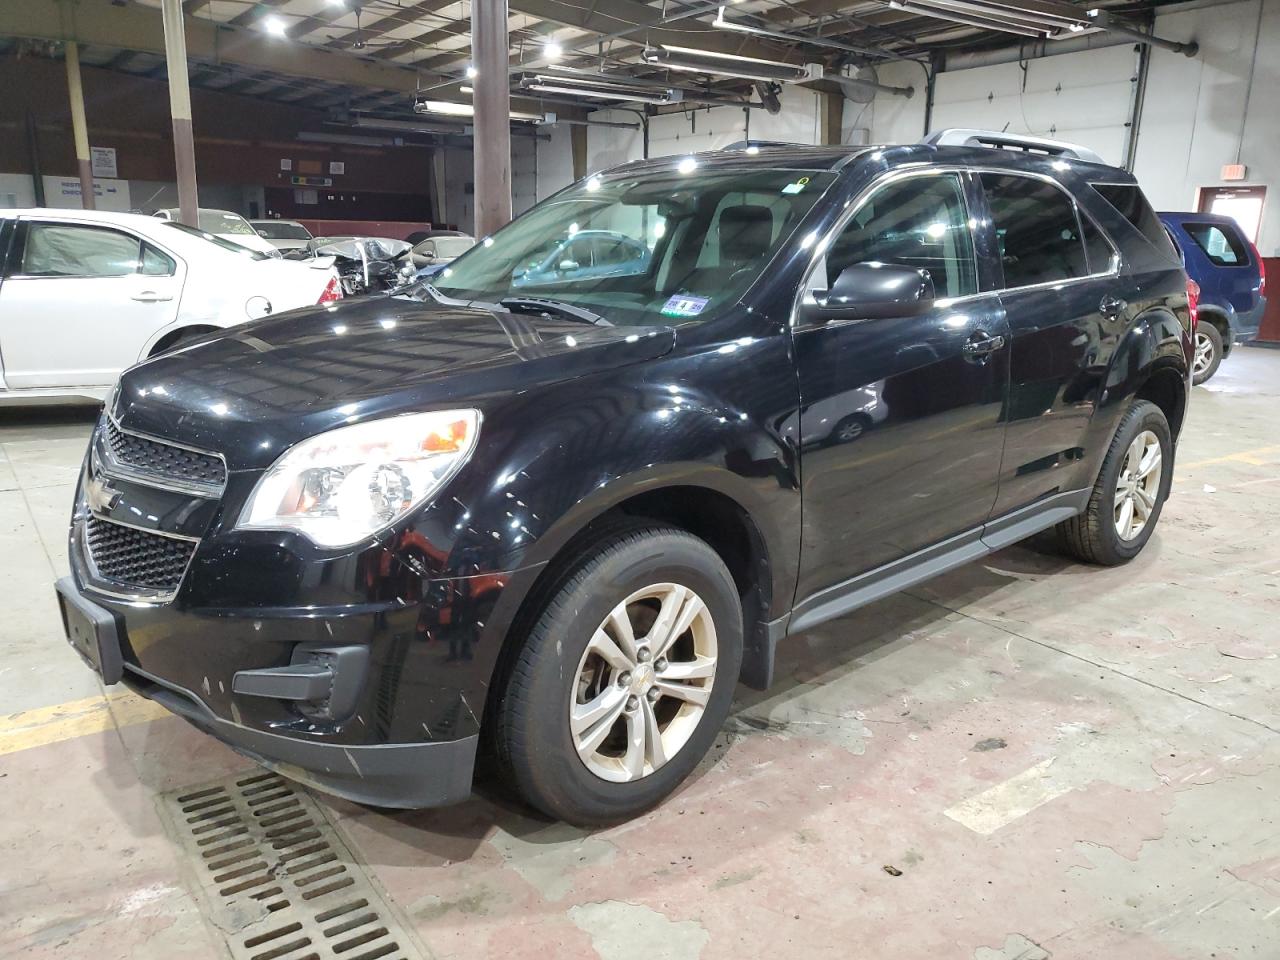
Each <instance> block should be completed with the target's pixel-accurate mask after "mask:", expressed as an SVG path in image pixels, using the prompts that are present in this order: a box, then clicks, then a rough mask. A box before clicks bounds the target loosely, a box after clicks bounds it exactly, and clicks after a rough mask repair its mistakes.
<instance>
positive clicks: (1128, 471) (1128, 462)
mask: <svg viewBox="0 0 1280 960" xmlns="http://www.w3.org/2000/svg"><path fill="white" fill-rule="evenodd" d="M1162 458H1163V454H1162V453H1161V451H1160V438H1159V437H1157V436H1156V435H1155V434H1154V433H1152V432H1151V431H1150V430H1143V431H1142V432H1141V433H1140V434H1138V435H1137V436H1136V437H1134V438H1133V442H1132V443H1131V444H1129V449H1128V450H1126V451H1125V455H1124V463H1122V464H1121V466H1120V478H1119V479H1118V480H1117V481H1116V499H1115V524H1116V533H1118V534H1119V535H1120V539H1121V540H1134V539H1136V538H1137V537H1138V536H1139V534H1141V533H1142V531H1143V530H1145V529H1146V526H1147V524H1148V523H1149V522H1150V520H1151V514H1152V512H1153V511H1154V510H1155V507H1156V498H1157V497H1158V496H1159V495H1160V477H1161V474H1162V473H1163V472H1164V464H1163V463H1162V462H1161V461H1162Z"/></svg>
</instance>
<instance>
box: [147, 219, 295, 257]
mask: <svg viewBox="0 0 1280 960" xmlns="http://www.w3.org/2000/svg"><path fill="white" fill-rule="evenodd" d="M153 216H156V217H159V218H160V219H161V220H169V221H171V222H178V221H180V220H181V211H180V210H178V209H177V208H176V207H170V208H168V209H165V210H157V211H156V212H155V213H154V214H153ZM196 219H197V220H198V221H199V224H198V225H199V227H200V229H201V230H204V231H205V232H207V233H212V234H213V235H214V236H216V237H221V238H222V239H223V240H229V241H231V242H232V243H235V244H239V245H240V246H242V247H248V248H249V249H250V250H257V251H258V252H259V253H265V254H267V255H268V256H272V257H278V256H280V251H279V250H277V249H276V247H275V244H273V243H271V242H270V241H269V240H267V239H266V238H265V237H262V236H260V235H259V234H258V231H257V230H255V229H254V228H253V226H252V225H251V224H250V223H249V221H248V220H246V219H245V218H244V217H242V216H240V214H238V213H232V212H231V211H230V210H210V209H207V208H205V207H201V208H200V209H199V210H198V211H197V215H196Z"/></svg>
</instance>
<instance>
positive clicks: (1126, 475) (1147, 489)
mask: <svg viewBox="0 0 1280 960" xmlns="http://www.w3.org/2000/svg"><path fill="white" fill-rule="evenodd" d="M1172 482H1173V437H1172V434H1171V433H1170V431H1169V422H1168V421H1167V420H1166V419H1165V416H1164V412H1163V411H1162V410H1161V409H1160V408H1159V407H1157V406H1156V405H1155V404H1154V403H1150V402H1149V401H1146V400H1139V401H1137V402H1135V403H1134V404H1133V406H1131V407H1130V408H1129V410H1128V412H1127V413H1125V415H1124V417H1123V418H1122V419H1121V420H1120V426H1119V427H1118V428H1117V429H1116V434H1115V437H1113V438H1112V440H1111V446H1110V448H1109V449H1108V450H1107V456H1106V458H1105V459H1104V460H1103V461H1102V470H1101V471H1100V472H1099V473H1098V479H1097V482H1096V483H1095V484H1094V487H1093V492H1092V494H1091V495H1090V497H1089V504H1088V506H1087V507H1086V508H1085V511H1084V513H1082V514H1080V515H1079V516H1077V517H1073V518H1072V519H1070V520H1067V521H1065V522H1063V523H1060V524H1059V525H1058V536H1059V540H1060V542H1061V543H1062V545H1063V547H1064V548H1065V549H1066V551H1067V552H1068V553H1070V554H1071V555H1072V556H1074V557H1075V558H1076V559H1078V560H1083V561H1085V562H1086V563H1100V564H1104V565H1106V566H1114V565H1116V564H1120V563H1124V562H1125V561H1127V560H1131V559H1133V558H1134V557H1136V556H1137V555H1138V554H1139V553H1140V552H1141V551H1142V548H1143V547H1144V546H1146V544H1147V541H1148V540H1149V539H1151V533H1152V531H1153V530H1154V529H1155V525H1156V522H1157V521H1158V520H1159V519H1160V510H1161V508H1162V507H1163V506H1164V501H1165V499H1166V498H1167V497H1168V496H1169V486H1170V484H1171V483H1172Z"/></svg>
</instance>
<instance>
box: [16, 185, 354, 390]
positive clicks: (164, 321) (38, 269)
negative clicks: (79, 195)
mask: <svg viewBox="0 0 1280 960" xmlns="http://www.w3.org/2000/svg"><path fill="white" fill-rule="evenodd" d="M340 296H341V291H340V289H339V287H338V283H337V277H336V275H335V274H334V272H333V270H332V269H330V268H328V267H327V266H324V265H320V266H318V267H317V268H312V267H310V266H307V265H306V264H302V263H288V262H285V261H282V260H276V259H271V258H268V257H267V256H266V255H265V254H262V253H256V252H254V251H252V250H248V249H246V248H244V247H242V246H238V245H237V244H233V243H231V242H229V241H227V240H224V239H222V238H221V237H218V236H216V235H214V234H211V233H206V232H204V231H200V230H194V229H192V228H191V227H187V226H184V225H183V224H180V223H175V222H172V221H168V220H158V219H156V218H155V217H145V216H141V215H138V214H131V213H105V212H89V211H81V210H40V209H32V210H0V404H30V403H49V402H64V401H73V402H74V401H84V400H101V399H103V398H104V397H105V396H106V394H107V392H108V391H109V390H110V389H111V385H112V384H113V383H114V382H115V380H116V377H117V376H119V374H120V371H121V370H123V369H124V368H125V367H128V366H131V365H133V364H135V363H137V362H138V361H139V360H145V359H146V358H147V357H152V356H155V355H157V354H160V353H163V352H165V351H166V350H172V349H175V348H177V347H180V346H183V345H185V344H188V343H190V342H193V341H195V340H197V339H200V338H202V337H204V336H205V335H206V334H208V333H209V332H211V331H214V330H219V329H222V328H224V327H230V326H233V325H235V324H239V323H244V322H245V321H246V320H254V319H257V318H259V317H263V316H266V315H268V314H272V313H281V312H283V311H285V310H292V309H294V308H296V307H303V306H312V305H314V304H317V303H328V302H330V301H332V300H334V299H337V298H338V297H340Z"/></svg>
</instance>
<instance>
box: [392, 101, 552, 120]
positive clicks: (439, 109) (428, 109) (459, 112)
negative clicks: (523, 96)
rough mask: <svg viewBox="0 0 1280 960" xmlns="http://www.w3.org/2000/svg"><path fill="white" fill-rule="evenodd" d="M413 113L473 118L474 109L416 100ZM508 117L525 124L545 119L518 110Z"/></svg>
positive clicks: (538, 115) (511, 112)
mask: <svg viewBox="0 0 1280 960" xmlns="http://www.w3.org/2000/svg"><path fill="white" fill-rule="evenodd" d="M413 112H414V113H429V114H436V115H437V116H442V117H474V116H475V115H476V108H475V107H474V106H472V105H471V104H469V103H456V102H454V101H453V100H418V101H415V102H414V104H413ZM508 116H510V118H511V119H512V120H523V121H524V122H526V123H542V122H543V121H544V120H545V119H546V117H545V116H544V115H543V114H541V113H521V112H520V111H518V110H511V111H508Z"/></svg>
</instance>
